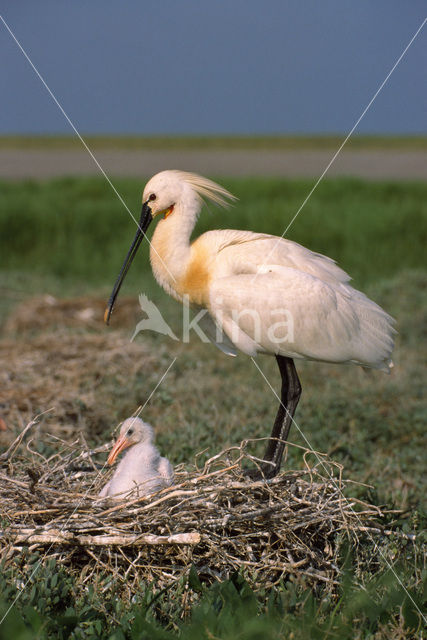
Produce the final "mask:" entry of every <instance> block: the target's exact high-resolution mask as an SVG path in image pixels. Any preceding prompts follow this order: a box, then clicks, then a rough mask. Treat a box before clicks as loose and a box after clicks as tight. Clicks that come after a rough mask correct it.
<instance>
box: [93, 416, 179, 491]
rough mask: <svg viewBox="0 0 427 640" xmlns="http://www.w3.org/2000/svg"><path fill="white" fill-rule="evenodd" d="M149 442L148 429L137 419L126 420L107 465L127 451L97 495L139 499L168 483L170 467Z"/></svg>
mask: <svg viewBox="0 0 427 640" xmlns="http://www.w3.org/2000/svg"><path fill="white" fill-rule="evenodd" d="M153 439H154V434H153V429H152V427H151V426H150V425H149V424H147V423H146V422H143V421H142V420H141V419H140V418H136V417H133V418H127V420H125V421H124V422H123V424H122V426H121V428H120V433H119V437H118V438H117V440H116V443H115V445H114V447H113V448H112V449H111V452H110V455H109V456H108V464H110V465H111V464H113V463H114V461H115V460H116V458H117V456H118V455H119V453H120V452H121V451H124V450H125V449H128V451H127V453H126V455H125V456H124V457H123V458H122V460H121V461H120V462H119V464H118V466H117V469H116V471H115V473H114V475H113V477H112V478H111V480H110V481H109V482H107V484H106V485H105V487H103V489H102V490H101V492H100V494H99V495H100V496H104V497H106V496H115V497H124V496H125V495H127V494H129V492H132V493H137V494H138V495H140V496H143V495H147V494H149V493H154V492H155V491H159V490H160V489H163V488H164V487H167V486H169V485H171V484H172V482H173V478H174V472H173V467H172V465H171V463H170V462H169V460H168V459H167V458H162V457H161V456H160V453H159V450H158V449H157V447H156V446H155V445H154V444H153ZM118 494H120V496H119V495H118Z"/></svg>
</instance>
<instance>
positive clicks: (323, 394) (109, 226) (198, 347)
mask: <svg viewBox="0 0 427 640" xmlns="http://www.w3.org/2000/svg"><path fill="white" fill-rule="evenodd" d="M0 144H1V143H0ZM218 181H220V182H221V183H222V184H223V185H224V186H226V187H227V188H228V189H229V190H230V191H231V192H232V193H234V194H235V195H236V196H237V197H238V198H239V200H238V201H237V202H236V204H235V205H234V206H233V207H232V208H230V209H228V210H221V209H218V208H216V207H214V206H211V205H209V207H205V208H204V210H203V212H202V214H201V216H200V219H199V222H198V225H197V229H196V234H197V233H202V232H203V231H206V230H208V229H214V228H242V229H252V230H255V231H260V232H267V233H274V234H278V235H281V234H282V233H283V232H284V230H285V229H286V227H287V226H288V224H289V223H290V222H291V220H292V218H293V217H294V215H295V214H296V212H297V211H298V209H299V208H300V206H301V204H302V203H303V202H304V200H305V198H306V196H307V194H308V193H309V191H310V189H311V187H312V185H313V182H312V181H308V180H292V181H289V180H279V179H250V180H245V179H233V180H231V179H228V178H227V179H220V178H218ZM113 182H114V185H115V187H116V189H117V190H118V192H119V193H120V195H121V196H122V198H123V200H124V201H125V203H126V204H127V206H128V208H129V210H130V211H131V212H132V214H133V216H134V217H135V219H138V218H139V213H140V207H141V193H142V189H143V185H144V180H141V181H139V180H134V179H132V180H131V179H117V180H116V179H113ZM134 233H135V222H134V220H132V218H131V216H130V215H129V212H128V211H126V209H125V208H124V206H123V204H122V203H121V202H120V201H119V200H118V198H117V196H116V195H115V193H114V192H113V191H112V189H111V187H110V186H109V185H108V184H107V183H106V182H105V181H104V180H103V179H101V178H78V179H77V178H63V179H56V180H52V181H48V182H34V181H25V182H13V181H10V182H6V181H3V182H0V269H1V270H0V290H1V292H2V296H1V298H0V321H4V320H6V319H7V317H8V316H9V315H10V314H11V313H13V311H14V308H15V306H16V305H17V304H18V303H19V304H22V303H25V300H27V299H29V298H31V297H34V296H37V295H41V294H47V293H48V294H51V295H54V296H57V297H64V298H68V297H73V296H79V295H82V294H85V295H94V296H97V297H99V296H101V297H105V298H106V299H107V298H108V295H109V293H110V291H111V288H112V286H113V284H114V281H115V278H116V276H117V274H118V271H119V269H120V266H121V264H122V261H123V258H124V256H125V254H126V252H127V249H128V247H129V245H130V242H131V240H132V238H133V236H134ZM287 238H289V239H291V240H294V241H296V242H299V243H301V244H304V245H305V246H307V247H309V248H310V249H312V250H314V251H318V252H320V253H324V254H327V255H329V256H330V257H332V258H334V259H335V260H336V261H337V262H338V263H339V265H340V266H341V267H342V268H343V269H345V270H346V271H347V272H348V273H349V274H350V275H351V276H352V278H353V284H354V286H355V287H357V288H360V289H362V290H363V291H365V293H367V294H368V295H370V296H371V297H372V298H373V299H374V300H375V301H377V302H378V303H379V304H381V305H382V306H384V308H385V309H386V310H387V311H388V312H389V313H391V314H392V315H393V316H394V317H395V318H396V320H397V330H398V335H397V338H396V352H395V368H394V370H393V372H392V374H391V375H390V376H386V375H384V374H381V373H378V372H374V373H372V374H371V375H366V374H365V373H364V372H362V371H360V370H359V369H356V368H355V367H353V368H351V367H334V366H329V365H323V364H316V363H302V364H299V365H297V366H298V370H299V373H300V377H301V380H302V386H303V395H302V398H301V402H300V405H299V407H298V410H297V413H296V420H297V422H298V424H299V425H300V426H301V428H302V430H303V431H304V433H305V434H306V435H307V437H308V438H309V440H310V444H311V445H312V447H313V448H314V449H316V450H318V451H322V452H325V453H327V454H328V455H329V456H330V457H331V458H333V459H334V460H336V461H337V462H338V463H339V464H342V465H343V468H344V472H345V475H346V477H348V478H351V479H352V480H354V481H355V482H357V483H361V484H358V485H355V489H354V494H355V495H357V496H358V497H359V498H363V499H366V500H369V501H370V502H371V503H373V504H377V505H379V506H382V507H384V506H387V508H389V509H390V510H394V514H393V515H392V516H390V521H389V524H388V526H389V528H390V529H392V530H394V531H396V532H401V533H405V534H407V535H409V534H410V535H415V541H413V542H410V543H407V544H406V543H405V544H403V543H402V539H401V538H399V537H398V536H397V535H396V537H394V536H393V535H391V536H390V537H389V538H388V539H387V540H386V541H384V540H382V543H381V544H382V545H383V554H384V557H385V558H387V561H388V564H387V563H384V564H380V565H376V566H375V567H372V566H371V565H370V564H369V562H368V560H367V558H365V559H364V558H363V553H362V555H361V556H360V557H358V558H354V557H353V555H352V550H348V553H347V554H344V555H343V558H342V566H341V569H342V581H341V583H340V585H339V586H338V587H337V595H336V597H335V598H334V599H332V598H330V597H329V596H328V595H327V594H322V591H321V590H320V591H318V592H316V593H314V592H312V591H311V590H310V589H308V588H307V587H306V586H305V585H304V583H303V582H301V583H299V584H297V583H293V582H292V583H291V582H286V583H283V584H281V585H278V587H277V588H276V589H275V590H274V591H272V592H271V593H262V594H260V593H254V592H253V591H252V590H251V589H250V587H249V585H248V583H247V582H246V581H245V579H244V577H243V576H241V575H237V576H230V579H229V580H227V581H224V582H222V583H219V582H218V583H214V584H213V585H211V586H210V587H208V586H204V585H201V584H200V583H199V582H198V580H197V577H194V576H193V577H192V582H191V583H189V584H186V585H184V586H185V588H187V589H190V590H191V589H193V590H194V591H195V592H197V594H198V597H197V604H195V606H194V609H193V611H192V615H191V616H190V617H188V618H186V619H184V620H183V619H181V612H180V610H179V608H178V607H177V606H176V604H174V598H173V593H172V592H166V593H162V594H159V593H156V590H155V585H154V586H153V585H143V584H142V585H141V591H140V593H136V594H135V598H134V601H133V602H121V601H120V600H118V601H117V602H112V601H109V602H105V601H103V598H102V595H101V594H99V593H97V592H96V590H93V588H92V587H90V588H88V592H87V598H85V599H84V600H82V599H80V600H78V601H76V602H75V604H74V605H73V609H72V611H71V612H70V610H65V609H64V608H61V604H60V602H59V603H58V602H57V601H56V600H55V599H54V597H53V594H54V592H56V591H58V589H61V590H62V592H63V593H64V594H66V596H64V598H65V597H69V596H70V594H72V593H73V589H74V583H73V578H72V577H71V576H70V575H68V574H67V573H66V571H65V570H64V569H63V568H61V567H60V566H57V565H56V564H55V562H54V560H52V561H51V562H49V563H46V564H45V565H43V567H42V568H41V570H40V572H39V573H38V577H37V578H35V579H34V580H33V582H32V583H31V589H28V591H27V592H26V593H23V594H22V596H21V597H20V598H19V601H17V603H16V605H14V606H13V608H12V611H11V613H10V614H9V616H8V618H7V619H6V621H5V623H4V624H3V625H1V626H0V639H2V638H5V639H6V638H12V637H13V638H16V640H25V639H26V638H35V637H37V638H41V639H44V638H48V637H52V638H53V637H57V638H71V639H73V640H74V639H76V640H77V639H80V638H110V639H111V640H123V639H126V640H127V639H128V638H129V639H137V638H138V639H139V638H141V639H143V638H146V639H147V640H148V639H149V640H155V639H159V640H160V639H165V640H166V639H169V638H177V637H179V638H182V639H184V640H193V639H194V640H205V639H206V640H228V639H230V640H231V639H233V640H234V639H236V640H237V639H241V640H258V639H261V638H262V639H266V640H269V639H270V638H271V639H272V640H273V639H275V640H276V639H277V640H279V639H282V638H283V639H285V638H286V639H288V638H289V639H290V638H292V639H293V640H306V639H308V638H319V639H326V638H328V639H329V638H337V639H340V640H341V639H346V638H358V639H360V640H362V639H363V640H364V639H368V638H369V639H371V640H374V639H375V640H386V639H388V638H396V639H397V638H407V639H409V638H420V639H421V638H422V637H423V635H422V634H423V631H422V626H421V621H420V617H419V613H418V610H417V607H419V608H422V607H423V606H425V596H426V589H425V585H426V577H427V569H426V567H425V564H424V562H425V560H424V559H423V558H424V556H423V554H424V552H425V533H423V527H424V526H425V522H426V517H425V501H424V497H425V494H426V490H427V487H426V482H425V478H426V474H425V424H426V418H427V410H426V407H425V404H424V403H423V395H424V393H425V387H426V377H425V368H424V364H425V363H424V359H423V352H422V340H423V338H424V339H425V328H426V312H427V294H426V291H427V267H426V258H425V256H426V246H427V183H417V182H413V183H411V182H364V181H361V180H356V179H334V180H332V179H331V180H328V179H325V180H324V181H323V182H322V183H321V184H320V186H319V187H318V188H317V189H316V191H315V193H314V194H313V195H312V197H311V198H310V200H309V201H308V202H307V204H306V205H305V206H304V207H303V209H302V210H301V212H300V214H299V215H298V217H297V218H296V220H295V221H294V223H293V224H292V225H291V227H290V229H289V231H288V233H287ZM140 292H144V293H146V294H147V295H148V296H149V297H150V298H151V299H152V300H154V301H155V302H156V303H157V304H158V305H159V308H160V309H161V312H162V314H163V316H164V317H165V319H167V320H168V321H169V323H170V325H171V326H172V328H173V329H174V331H175V332H176V333H177V334H179V333H180V323H181V310H180V307H179V306H178V305H177V303H175V302H173V301H172V300H170V299H169V298H168V297H167V296H166V295H165V294H164V293H163V292H162V291H161V290H160V289H159V288H158V286H157V285H156V284H155V282H154V280H153V277H152V275H151V271H150V266H149V260H148V246H147V243H143V244H142V246H141V248H140V250H139V254H138V255H137V257H136V259H135V260H134V263H133V265H132V268H131V271H130V272H129V274H128V277H127V279H126V281H125V284H124V286H123V288H122V293H121V295H123V296H125V295H135V296H136V295H137V294H138V293H140ZM117 305H120V297H119V299H118V302H117ZM94 330H96V331H99V332H104V331H109V330H114V316H113V321H112V328H111V329H107V328H106V327H104V326H103V325H100V326H99V327H97V328H96V329H94V328H93V327H92V328H91V331H94ZM15 339H16V341H19V340H23V339H25V337H22V336H20V335H16V336H15ZM137 340H138V341H146V342H147V344H148V345H149V347H150V349H151V350H152V351H153V352H158V353H159V366H158V368H156V369H155V370H153V371H149V372H148V371H147V376H146V378H145V379H144V380H141V379H138V380H133V379H130V380H129V386H128V388H127V389H126V393H124V391H123V390H122V389H115V388H114V385H113V384H110V383H109V385H110V386H108V390H106V389H105V390H104V391H102V389H101V390H100V395H102V393H105V394H107V392H108V397H109V400H110V401H111V403H112V406H114V408H113V409H112V415H111V421H112V424H111V428H113V426H114V424H115V421H116V420H117V421H118V420H121V419H123V418H124V417H127V416H128V415H130V413H131V412H132V411H134V410H135V409H136V407H137V406H138V404H139V403H140V402H141V389H142V388H144V393H145V391H146V390H147V389H148V390H151V389H152V388H154V387H155V385H156V382H157V381H158V379H159V378H160V377H161V375H162V373H163V372H164V370H165V369H166V366H167V364H168V362H170V360H171V359H172V358H173V357H175V356H177V362H176V365H175V366H174V368H173V369H172V370H171V374H170V376H168V377H167V379H166V380H165V382H164V384H163V385H162V387H161V389H160V390H159V393H158V395H155V396H154V397H153V400H152V401H151V402H150V403H149V405H148V406H147V408H146V411H145V414H144V417H145V419H146V420H148V421H149V422H152V423H153V424H154V425H155V426H156V429H157V428H158V444H159V447H160V449H162V450H164V451H167V452H170V458H171V459H172V461H173V462H174V463H175V464H176V463H180V462H188V461H189V460H192V459H193V456H194V455H195V454H196V453H197V452H199V451H202V450H205V449H207V450H209V453H210V455H213V454H214V453H215V452H216V451H219V450H221V449H222V448H224V447H226V446H229V445H231V444H235V443H238V442H240V440H242V439H243V438H245V437H254V438H257V437H263V436H266V435H267V434H268V433H269V430H270V427H271V424H272V422H273V420H274V415H275V411H276V408H277V407H276V399H275V398H274V397H273V395H272V393H271V390H270V389H269V388H268V386H267V385H266V384H265V383H264V381H263V379H262V378H261V377H260V374H259V373H258V372H257V370H256V369H255V368H254V367H253V366H252V365H250V364H249V361H248V360H247V359H246V358H245V357H238V358H236V359H232V358H227V357H226V356H224V355H223V354H221V353H220V352H218V351H216V350H215V349H214V347H212V346H210V345H205V344H202V343H201V342H200V341H198V340H197V339H196V338H194V339H193V340H192V341H191V343H190V344H182V343H175V342H173V341H171V340H170V339H169V338H167V337H165V336H159V335H152V334H149V333H148V332H147V333H145V332H144V333H143V334H140V335H139V336H138V338H137ZM259 364H260V366H261V367H262V369H263V371H264V372H265V375H266V377H267V378H268V379H269V380H271V381H272V382H273V383H274V384H275V385H278V383H279V379H278V375H277V373H276V370H275V363H274V360H273V359H270V358H267V357H264V358H260V359H259ZM147 395H148V392H147ZM87 424H88V430H89V432H90V421H88V423H87ZM17 427H18V425H16V428H17ZM109 437H110V432H108V433H105V437H102V438H101V436H100V435H99V430H98V431H97V430H96V429H95V428H94V430H93V435H92V442H93V443H94V444H95V443H98V444H99V443H100V442H101V441H107V440H108V438H109ZM290 439H291V440H292V441H293V442H295V443H296V444H298V445H304V444H305V443H304V442H303V440H302V438H301V436H300V434H298V433H297V431H296V430H291V433H290ZM259 453H261V450H260V451H259ZM286 464H287V465H288V466H289V467H291V468H301V466H302V465H303V458H302V453H301V452H299V451H298V449H295V450H294V449H290V451H289V455H288V460H287V463H286ZM23 553H24V552H23ZM366 554H369V550H368V549H367V550H366ZM27 560H28V558H27ZM34 561H35V560H34V559H33V560H31V559H30V560H29V562H34ZM390 565H391V566H393V570H394V573H393V572H390V569H389V566H390ZM20 571H21V569H20V567H19V562H17V564H16V565H10V564H9V565H7V566H5V567H3V571H2V575H1V577H0V590H1V594H2V604H1V610H0V615H1V612H2V611H3V612H4V611H6V609H7V607H8V606H9V604H10V603H12V602H13V600H14V598H15V597H16V595H17V594H18V592H19V589H18V587H17V586H16V585H17V577H18V576H21V573H20ZM396 575H397V576H398V579H396ZM399 582H401V583H402V584H403V585H404V586H405V588H406V589H407V590H408V592H409V594H410V598H408V595H407V593H406V592H405V591H404V590H403V589H402V586H401V584H399ZM184 586H183V587H182V588H184ZM154 599H155V603H156V604H155V606H153V602H154ZM414 602H415V605H416V606H415V605H414ZM424 611H425V608H424Z"/></svg>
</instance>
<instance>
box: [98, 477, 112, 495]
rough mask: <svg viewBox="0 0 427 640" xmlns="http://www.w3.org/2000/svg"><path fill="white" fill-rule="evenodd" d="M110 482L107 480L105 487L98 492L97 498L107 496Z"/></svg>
mask: <svg viewBox="0 0 427 640" xmlns="http://www.w3.org/2000/svg"><path fill="white" fill-rule="evenodd" d="M110 482H111V481H110V480H109V481H108V482H107V484H105V485H104V486H103V487H102V489H101V491H100V492H99V497H100V498H105V497H106V496H108V492H109V489H110Z"/></svg>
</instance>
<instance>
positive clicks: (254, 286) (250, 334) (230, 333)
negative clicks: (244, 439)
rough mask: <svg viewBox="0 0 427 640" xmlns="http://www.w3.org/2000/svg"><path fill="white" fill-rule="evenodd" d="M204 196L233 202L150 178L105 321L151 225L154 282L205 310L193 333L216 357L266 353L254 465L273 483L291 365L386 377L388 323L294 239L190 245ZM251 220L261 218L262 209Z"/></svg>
mask: <svg viewBox="0 0 427 640" xmlns="http://www.w3.org/2000/svg"><path fill="white" fill-rule="evenodd" d="M203 199H205V200H210V201H212V202H214V203H216V204H218V205H221V206H226V204H227V202H231V201H233V200H234V199H235V198H234V196H233V195H232V194H231V193H229V192H228V191H227V190H226V189H224V188H223V187H221V186H220V185H218V184H216V183H214V182H212V181H211V180H208V179H206V178H203V177H201V176H198V175H195V174H192V173H187V172H184V171H162V172H161V173H158V174H157V175H155V176H154V177H153V178H151V180H150V181H149V182H148V183H147V185H146V187H145V189H144V193H143V198H142V212H141V218H140V222H139V226H138V230H137V232H136V236H135V239H134V241H133V242H132V245H131V247H130V249H129V252H128V254H127V256H126V259H125V261H124V264H123V266H122V269H121V271H120V274H119V277H118V279H117V281H116V284H115V286H114V289H113V292H112V294H111V296H110V299H109V303H108V307H107V309H106V312H105V321H106V323H107V324H108V322H109V319H110V316H111V312H112V310H113V307H114V303H115V301H116V298H117V295H118V293H119V290H120V287H121V285H122V282H123V280H124V278H125V276H126V273H127V272H128V270H129V267H130V265H131V262H132V260H133V258H134V256H135V254H136V251H137V249H138V247H139V245H140V243H141V241H142V238H143V237H144V235H145V233H146V231H147V229H148V226H149V225H150V223H151V222H152V220H153V219H154V218H157V219H159V223H158V225H157V227H156V229H155V232H154V235H153V238H152V242H151V247H150V260H151V265H152V269H153V272H154V277H155V278H156V280H157V282H158V283H159V284H160V285H161V286H162V287H163V288H164V289H165V290H166V291H167V292H168V293H169V294H171V295H172V296H173V297H174V298H176V299H177V300H179V301H182V302H183V301H184V300H188V301H189V303H190V304H192V305H193V307H194V308H196V309H198V310H202V309H204V310H206V313H205V315H204V317H203V318H202V320H201V321H200V322H199V327H201V328H202V329H203V330H204V332H205V334H206V335H207V337H209V338H210V339H211V340H212V342H214V343H215V344H216V345H217V346H218V347H219V348H220V349H221V350H222V351H224V352H225V353H227V354H229V355H236V354H237V352H238V351H241V352H243V353H245V354H247V355H249V356H256V355H257V354H260V353H261V354H269V355H273V356H275V358H276V360H277V364H278V366H279V371H280V375H281V401H280V405H279V409H278V412H277V416H276V419H275V422H274V426H273V431H272V433H271V437H270V439H269V441H268V445H267V450H266V453H265V456H264V465H263V467H262V472H263V473H264V474H265V475H267V476H274V475H275V474H276V473H277V472H278V471H279V469H280V465H281V460H282V456H283V451H284V446H285V442H284V441H285V440H286V439H287V437H288V433H289V428H290V426H291V423H292V421H293V416H294V413H295V409H296V407H297V404H298V401H299V398H300V395H301V384H300V381H299V379H298V375H297V372H296V369H295V364H294V359H297V360H317V361H319V362H331V363H341V364H349V363H353V364H357V365H361V366H362V367H368V368H373V369H380V370H383V371H389V369H390V367H391V366H392V361H391V359H390V357H391V353H392V350H393V334H394V333H395V331H394V329H393V322H394V321H393V319H392V318H391V317H390V316H389V315H388V314H387V313H386V312H385V311H383V309H381V307H379V306H378V305H377V304H375V302H373V301H372V300H370V299H369V298H367V297H366V296H365V295H364V294H363V293H361V292H360V291H357V290H356V289H354V288H353V287H351V286H350V284H349V280H350V277H349V276H348V275H347V274H346V273H345V272H344V271H343V270H342V269H340V268H339V267H338V266H337V265H336V264H335V262H334V260H332V259H331V258H328V257H326V256H323V255H321V254H319V253H314V252H313V251H310V250H309V249H306V248H305V247H303V246H301V245H300V244H297V243H296V242H292V241H290V240H285V239H284V238H281V237H276V236H272V235H268V234H264V233H254V232H251V231H237V230H231V229H226V230H216V231H208V232H207V233H204V234H203V235H201V236H200V237H198V238H197V239H196V240H194V241H193V242H190V236H191V233H192V231H193V228H194V225H195V223H196V220H197V217H198V215H199V213H200V210H201V207H202V203H203ZM259 213H260V221H262V217H263V216H265V215H268V202H266V203H265V208H264V210H260V212H259Z"/></svg>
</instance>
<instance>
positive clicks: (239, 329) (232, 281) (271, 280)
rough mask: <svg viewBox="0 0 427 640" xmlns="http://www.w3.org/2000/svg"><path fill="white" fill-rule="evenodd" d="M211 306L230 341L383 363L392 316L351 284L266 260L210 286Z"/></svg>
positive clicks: (252, 351) (252, 350)
mask: <svg viewBox="0 0 427 640" xmlns="http://www.w3.org/2000/svg"><path fill="white" fill-rule="evenodd" d="M209 311H210V313H211V315H212V316H213V317H214V319H215V321H216V323H217V324H219V325H220V326H222V327H223V329H224V331H225V333H226V334H227V336H228V338H229V339H230V340H231V342H232V343H233V344H234V345H235V346H236V347H237V348H238V349H240V350H241V351H243V352H244V353H247V354H248V355H256V354H257V353H259V352H263V353H271V354H281V355H285V356H289V357H295V358H304V359H311V360H320V361H325V362H356V363H358V364H363V365H364V366H369V367H375V368H383V369H387V363H388V361H389V359H390V354H391V351H392V348H393V339H392V333H393V328H392V319H391V318H390V316H388V315H387V314H386V313H385V312H384V311H383V310H382V309H381V308H380V307H378V305H376V304H375V303H374V302H372V301H371V300H369V299H368V298H367V297H366V296H364V295H363V294H362V293H360V292H359V291H356V290H355V289H353V288H352V287H350V286H349V285H345V284H341V285H338V284H336V283H334V284H330V283H328V282H324V281H323V280H321V279H320V278H318V277H315V276H313V275H310V274H308V273H305V272H302V271H300V270H298V269H296V268H291V267H284V266H280V265H273V264H270V265H267V266H266V267H262V268H261V269H260V270H259V272H258V273H256V274H255V275H254V274H247V273H241V274H239V275H232V276H225V277H223V278H218V279H216V280H215V281H214V282H213V283H212V284H211V286H210V299H209Z"/></svg>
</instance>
